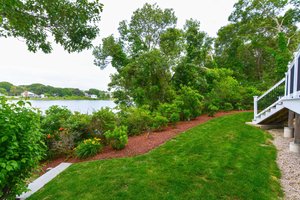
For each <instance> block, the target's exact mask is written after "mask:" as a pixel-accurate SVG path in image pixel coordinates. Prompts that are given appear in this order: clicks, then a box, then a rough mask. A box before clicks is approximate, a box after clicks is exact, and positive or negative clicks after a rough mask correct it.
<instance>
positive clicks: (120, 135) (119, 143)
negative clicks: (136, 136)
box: [104, 126, 128, 150]
mask: <svg viewBox="0 0 300 200" xmlns="http://www.w3.org/2000/svg"><path fill="white" fill-rule="evenodd" d="M104 135H105V138H106V139H107V141H108V143H109V144H110V145H111V147H112V148H113V149H116V150H120V149H124V148H125V146H126V144H127V143H128V136H127V127H125V126H120V127H116V128H115V129H114V130H113V131H107V132H106V133H105V134H104Z"/></svg>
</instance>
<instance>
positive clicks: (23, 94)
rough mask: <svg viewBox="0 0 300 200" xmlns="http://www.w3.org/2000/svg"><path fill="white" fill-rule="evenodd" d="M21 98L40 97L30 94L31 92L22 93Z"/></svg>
mask: <svg viewBox="0 0 300 200" xmlns="http://www.w3.org/2000/svg"><path fill="white" fill-rule="evenodd" d="M21 96H22V97H26V98H28V97H31V98H32V97H38V95H36V94H34V93H33V92H29V91H24V92H23V93H21Z"/></svg>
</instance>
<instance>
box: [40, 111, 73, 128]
mask: <svg viewBox="0 0 300 200" xmlns="http://www.w3.org/2000/svg"><path fill="white" fill-rule="evenodd" d="M71 115H72V112H71V111H70V110H68V109H67V108H65V107H59V106H51V107H50V108H49V109H48V110H46V112H45V117H43V118H42V123H41V127H42V129H43V132H44V133H46V134H52V133H54V132H55V131H57V130H58V129H59V128H60V127H63V126H64V124H65V122H66V121H67V120H68V119H69V117H70V116H71Z"/></svg>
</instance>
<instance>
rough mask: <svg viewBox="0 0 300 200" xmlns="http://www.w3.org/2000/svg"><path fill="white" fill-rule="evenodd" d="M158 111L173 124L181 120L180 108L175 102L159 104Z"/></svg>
mask: <svg viewBox="0 0 300 200" xmlns="http://www.w3.org/2000/svg"><path fill="white" fill-rule="evenodd" d="M157 111H158V112H159V113H160V114H161V115H162V116H164V117H165V118H167V119H168V121H169V122H170V123H172V124H173V125H175V124H176V123H177V122H178V121H179V120H180V110H179V108H178V107H177V105H176V104H175V103H172V104H170V103H162V104H160V105H159V106H158V108H157Z"/></svg>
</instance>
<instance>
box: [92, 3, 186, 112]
mask: <svg viewBox="0 0 300 200" xmlns="http://www.w3.org/2000/svg"><path fill="white" fill-rule="evenodd" d="M176 20H177V19H176V17H175V15H174V11H173V10H172V9H164V10H163V9H160V8H159V7H158V6H157V5H156V4H154V5H150V4H147V3H146V4H145V5H144V6H143V7H142V8H140V9H137V10H136V11H135V12H134V13H133V15H132V17H131V20H130V22H129V23H127V22H126V21H122V22H120V25H119V29H118V30H119V33H120V38H116V39H115V38H114V37H113V36H109V37H107V38H104V39H103V41H102V45H100V46H98V47H96V48H95V49H94V52H93V54H94V56H95V61H94V63H95V64H96V65H98V66H99V67H100V68H101V69H103V68H105V67H106V66H107V65H108V64H109V63H110V61H111V64H112V66H113V67H114V68H116V70H117V73H116V74H114V75H113V76H112V80H111V83H110V84H109V86H110V88H111V89H113V91H114V92H113V97H114V98H115V99H116V102H117V103H118V104H122V105H126V106H132V105H134V104H135V105H137V106H143V105H149V106H150V109H151V110H154V109H155V108H156V107H157V105H158V104H159V103H161V102H169V101H170V99H172V98H173V94H174V91H173V90H172V87H171V85H170V81H171V66H172V64H174V60H176V59H175V58H174V57H176V55H179V54H180V46H181V45H180V40H181V31H179V30H177V29H175V25H176ZM160 48H161V49H160Z"/></svg>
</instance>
